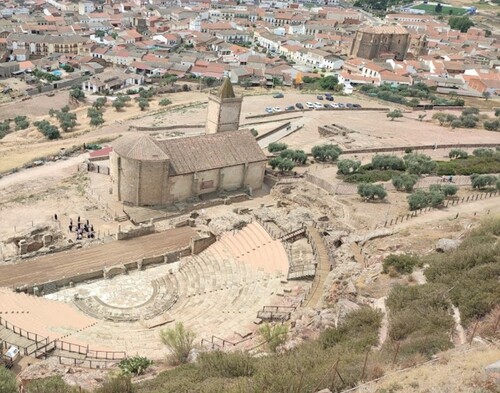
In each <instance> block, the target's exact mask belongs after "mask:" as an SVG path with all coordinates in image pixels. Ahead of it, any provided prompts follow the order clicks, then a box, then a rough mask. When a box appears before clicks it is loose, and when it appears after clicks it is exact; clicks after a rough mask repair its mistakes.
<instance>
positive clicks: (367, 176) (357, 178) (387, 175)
mask: <svg viewBox="0 0 500 393" xmlns="http://www.w3.org/2000/svg"><path fill="white" fill-rule="evenodd" d="M400 173H401V172H399V171H392V170H386V171H380V170H364V169H359V170H358V172H356V173H351V174H350V175H346V176H345V177H344V181H345V182H346V183H376V182H379V181H389V180H391V179H392V178H393V177H394V176H397V175H399V174H400Z"/></svg>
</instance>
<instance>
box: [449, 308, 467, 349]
mask: <svg viewBox="0 0 500 393" xmlns="http://www.w3.org/2000/svg"><path fill="white" fill-rule="evenodd" d="M451 309H452V310H453V320H454V321H455V333H456V335H457V337H456V338H457V342H456V343H455V345H463V344H465V343H466V342H467V337H466V335H465V330H464V327H463V326H462V323H461V319H460V310H459V309H458V307H455V306H452V307H451Z"/></svg>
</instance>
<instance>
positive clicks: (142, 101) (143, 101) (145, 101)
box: [138, 98, 149, 111]
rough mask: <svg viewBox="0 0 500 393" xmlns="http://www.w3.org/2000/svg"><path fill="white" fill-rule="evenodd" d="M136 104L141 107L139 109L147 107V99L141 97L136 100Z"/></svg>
mask: <svg viewBox="0 0 500 393" xmlns="http://www.w3.org/2000/svg"><path fill="white" fill-rule="evenodd" d="M138 105H139V108H141V111H143V110H145V109H147V108H149V101H148V100H147V99H145V98H141V99H140V100H139V101H138Z"/></svg>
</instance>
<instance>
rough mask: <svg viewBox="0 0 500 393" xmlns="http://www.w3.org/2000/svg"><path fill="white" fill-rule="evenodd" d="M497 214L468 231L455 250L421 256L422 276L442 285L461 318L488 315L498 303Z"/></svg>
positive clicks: (465, 320)
mask: <svg viewBox="0 0 500 393" xmlns="http://www.w3.org/2000/svg"><path fill="white" fill-rule="evenodd" d="M498 236H500V218H495V219H490V220H487V221H485V222H483V223H482V225H481V226H480V227H479V228H478V229H476V230H474V231H472V232H471V233H470V235H469V236H468V237H467V238H466V239H465V240H464V241H463V242H462V244H461V245H460V246H459V247H458V249H457V250H455V251H453V252H450V253H447V254H444V255H443V254H436V255H432V256H429V257H427V258H425V260H424V261H425V262H426V263H429V265H430V266H429V267H428V268H427V269H426V270H425V276H426V277H427V280H428V281H429V282H431V283H435V284H440V285H444V286H445V287H446V288H447V291H448V293H449V297H450V299H451V301H452V302H453V304H454V305H455V306H457V307H458V308H459V310H460V314H461V317H462V322H463V323H465V324H466V325H469V324H470V323H471V322H472V321H474V320H476V319H480V318H483V317H485V316H486V315H488V313H490V312H491V311H492V310H493V309H494V308H495V307H496V306H498V305H500V242H499V241H498Z"/></svg>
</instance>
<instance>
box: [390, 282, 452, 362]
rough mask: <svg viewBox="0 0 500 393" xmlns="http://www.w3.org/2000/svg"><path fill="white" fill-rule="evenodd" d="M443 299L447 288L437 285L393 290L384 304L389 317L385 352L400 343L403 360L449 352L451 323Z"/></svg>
mask: <svg viewBox="0 0 500 393" xmlns="http://www.w3.org/2000/svg"><path fill="white" fill-rule="evenodd" d="M445 295H446V288H445V287H444V286H443V285H438V284H424V285H417V286H409V287H403V286H400V285H398V286H396V287H394V288H393V289H392V290H391V292H390V293H389V296H388V298H387V300H386V305H387V307H388V308H389V310H390V313H389V332H388V333H389V340H388V341H386V343H385V345H384V346H385V348H391V347H393V346H394V342H399V343H400V356H402V357H406V356H411V355H414V354H421V355H424V356H426V357H430V356H432V355H433V354H435V353H436V352H439V351H442V350H445V349H448V348H450V347H451V346H452V345H453V344H452V343H451V342H450V340H449V334H450V331H451V329H452V328H453V326H454V321H453V318H452V317H451V315H450V303H449V301H448V299H447V298H446V297H445ZM417 310H418V311H417Z"/></svg>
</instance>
